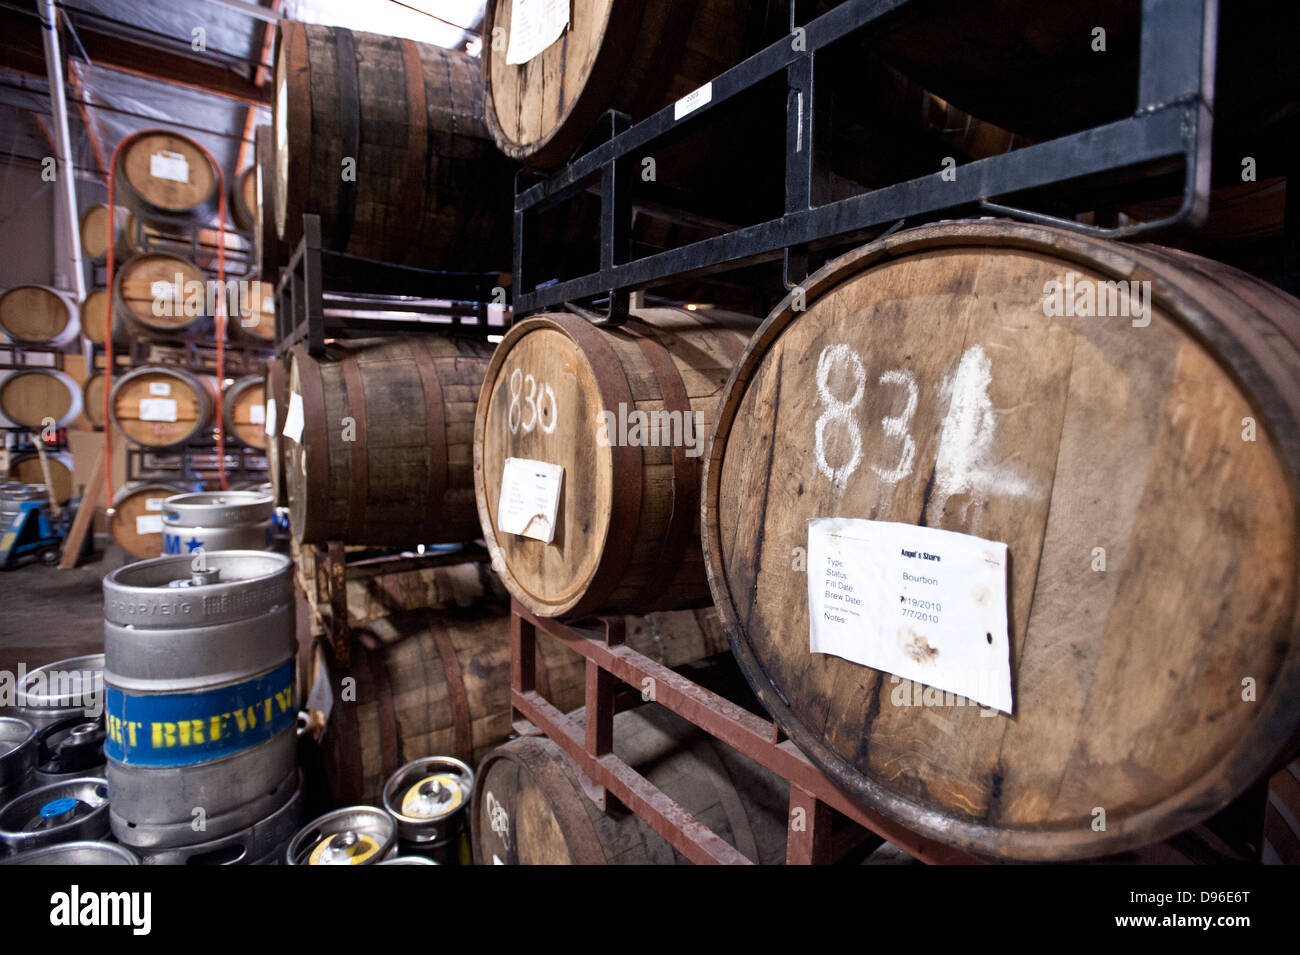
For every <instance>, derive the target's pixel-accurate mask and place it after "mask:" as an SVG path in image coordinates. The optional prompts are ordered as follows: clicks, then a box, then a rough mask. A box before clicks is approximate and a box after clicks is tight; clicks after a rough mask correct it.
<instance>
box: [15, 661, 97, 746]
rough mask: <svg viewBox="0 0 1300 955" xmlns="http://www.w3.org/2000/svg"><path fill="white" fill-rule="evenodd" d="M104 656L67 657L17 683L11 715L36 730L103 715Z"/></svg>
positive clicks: (37, 669) (33, 672)
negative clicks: (25, 721)
mask: <svg viewBox="0 0 1300 955" xmlns="http://www.w3.org/2000/svg"><path fill="white" fill-rule="evenodd" d="M103 704H104V654H102V653H94V654H91V655H89V656H84V657H70V658H69V659H67V660H58V661H56V662H55V663H48V664H46V665H45V666H43V667H37V668H36V669H35V670H32V671H31V672H30V673H26V674H23V675H22V676H21V677H20V678H19V680H18V693H17V701H16V705H15V706H14V713H15V714H17V715H18V716H21V717H22V718H23V719H25V720H27V722H29V723H31V724H32V725H33V726H35V727H36V729H37V730H41V729H44V728H45V727H47V726H49V725H51V724H52V723H59V722H62V721H64V720H68V719H72V718H73V717H75V716H83V717H88V718H96V717H99V716H101V715H102V714H103V712H104V710H103Z"/></svg>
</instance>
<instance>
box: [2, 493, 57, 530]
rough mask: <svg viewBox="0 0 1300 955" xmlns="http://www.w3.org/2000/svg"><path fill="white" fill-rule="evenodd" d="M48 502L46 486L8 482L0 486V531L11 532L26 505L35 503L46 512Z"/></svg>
mask: <svg viewBox="0 0 1300 955" xmlns="http://www.w3.org/2000/svg"><path fill="white" fill-rule="evenodd" d="M48 500H49V495H48V493H47V492H46V490H45V485H44V484H21V483H19V482H17V481H6V482H5V483H4V485H3V486H0V529H4V530H9V529H10V527H12V525H13V522H14V520H15V518H17V517H18V515H19V514H21V513H22V510H23V505H24V504H26V503H28V502H32V501H34V502H36V503H37V504H39V505H40V508H41V509H42V510H44V509H45V507H46V502H47V501H48Z"/></svg>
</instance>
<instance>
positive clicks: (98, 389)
mask: <svg viewBox="0 0 1300 955" xmlns="http://www.w3.org/2000/svg"><path fill="white" fill-rule="evenodd" d="M81 410H82V413H83V414H85V416H86V420H87V421H89V422H90V423H91V424H93V425H94V426H95V427H97V428H102V427H104V425H105V424H106V423H107V420H108V419H107V418H105V417H104V373H103V372H102V371H97V372H95V373H94V374H93V375H91V376H90V377H89V378H87V379H86V380H85V382H84V383H83V384H82V386H81Z"/></svg>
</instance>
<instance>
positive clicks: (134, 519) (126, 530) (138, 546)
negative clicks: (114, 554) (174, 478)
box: [108, 479, 192, 560]
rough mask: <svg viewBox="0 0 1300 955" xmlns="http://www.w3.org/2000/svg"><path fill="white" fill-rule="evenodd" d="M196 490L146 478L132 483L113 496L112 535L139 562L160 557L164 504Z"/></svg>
mask: <svg viewBox="0 0 1300 955" xmlns="http://www.w3.org/2000/svg"><path fill="white" fill-rule="evenodd" d="M189 490H192V488H191V487H188V486H186V485H184V484H180V483H172V482H168V481H159V480H156V479H145V480H141V481H129V482H127V483H126V484H123V485H122V486H121V487H119V488H118V489H117V491H116V493H114V494H113V509H112V511H111V512H110V513H109V516H108V533H109V536H111V537H112V538H113V542H114V543H116V544H117V545H118V546H119V547H121V548H122V549H123V550H124V551H126V552H127V553H128V554H130V555H131V556H132V557H134V558H135V559H136V560H145V559H146V558H149V557H159V556H161V555H162V550H163V526H162V504H163V501H165V500H167V498H169V497H172V496H174V495H176V494H184V493H185V492H186V491H189Z"/></svg>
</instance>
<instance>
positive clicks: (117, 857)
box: [0, 842, 140, 865]
mask: <svg viewBox="0 0 1300 955" xmlns="http://www.w3.org/2000/svg"><path fill="white" fill-rule="evenodd" d="M139 864H140V860H139V859H137V858H136V857H135V853H134V852H132V851H131V850H130V849H128V848H127V847H126V846H119V845H117V844H116V843H113V842H64V843H61V844H59V845H57V846H46V847H45V848H44V849H34V850H33V851H31V852H22V853H19V854H18V855H16V856H10V857H9V858H7V859H0V865H139Z"/></svg>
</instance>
